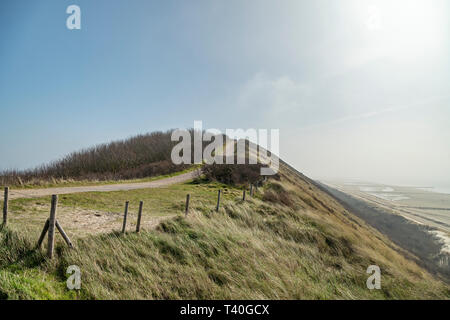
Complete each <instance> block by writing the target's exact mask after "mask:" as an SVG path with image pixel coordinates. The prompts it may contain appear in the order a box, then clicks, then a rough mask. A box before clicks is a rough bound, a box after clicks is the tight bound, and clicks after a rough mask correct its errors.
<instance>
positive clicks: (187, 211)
mask: <svg viewBox="0 0 450 320" xmlns="http://www.w3.org/2000/svg"><path fill="white" fill-rule="evenodd" d="M190 198H191V195H190V194H188V195H187V196H186V212H185V215H186V217H187V215H188V213H189V200H190Z"/></svg>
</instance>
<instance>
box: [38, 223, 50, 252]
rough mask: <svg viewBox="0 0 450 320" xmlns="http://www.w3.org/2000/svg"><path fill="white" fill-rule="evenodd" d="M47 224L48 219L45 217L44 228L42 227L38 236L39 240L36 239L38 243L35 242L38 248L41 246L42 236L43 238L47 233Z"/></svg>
mask: <svg viewBox="0 0 450 320" xmlns="http://www.w3.org/2000/svg"><path fill="white" fill-rule="evenodd" d="M49 225H50V219H47V221H45V225H44V229H42V233H41V236H40V237H39V240H38V244H37V247H38V248H40V247H41V245H42V242H43V241H44V238H45V235H46V234H47V231H48V227H49Z"/></svg>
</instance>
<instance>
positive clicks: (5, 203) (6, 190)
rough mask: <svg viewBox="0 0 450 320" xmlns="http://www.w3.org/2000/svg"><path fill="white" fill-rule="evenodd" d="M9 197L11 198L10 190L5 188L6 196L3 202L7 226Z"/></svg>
mask: <svg viewBox="0 0 450 320" xmlns="http://www.w3.org/2000/svg"><path fill="white" fill-rule="evenodd" d="M8 197H9V188H8V187H5V196H4V201H3V225H4V226H6V223H7V222H8Z"/></svg>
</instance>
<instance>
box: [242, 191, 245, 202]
mask: <svg viewBox="0 0 450 320" xmlns="http://www.w3.org/2000/svg"><path fill="white" fill-rule="evenodd" d="M242 201H245V189H244V192H243V193H242Z"/></svg>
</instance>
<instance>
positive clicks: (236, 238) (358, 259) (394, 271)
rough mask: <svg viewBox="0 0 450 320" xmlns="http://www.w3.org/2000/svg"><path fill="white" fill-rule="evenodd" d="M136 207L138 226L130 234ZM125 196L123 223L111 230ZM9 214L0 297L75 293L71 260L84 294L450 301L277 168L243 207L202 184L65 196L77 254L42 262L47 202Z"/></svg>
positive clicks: (217, 185) (449, 293)
mask: <svg viewBox="0 0 450 320" xmlns="http://www.w3.org/2000/svg"><path fill="white" fill-rule="evenodd" d="M219 189H221V190H223V202H222V206H221V208H220V209H219V211H218V212H216V211H215V210H214V209H215V203H216V197H217V191H218V190H219ZM187 193H189V194H191V210H190V213H189V215H188V216H187V217H184V212H183V209H184V201H185V196H186V194H187ZM140 200H143V201H144V203H145V211H144V217H143V225H144V230H143V231H142V232H141V233H135V232H133V231H132V230H133V229H132V228H133V227H134V223H135V221H136V215H135V212H136V203H137V202H138V201H140ZM124 201H130V203H131V216H130V220H129V223H130V225H131V226H130V227H129V229H128V230H129V231H128V232H127V233H126V234H121V233H119V232H117V230H119V229H120V224H121V221H122V219H121V216H120V213H121V212H122V210H123V203H124ZM11 210H12V216H13V218H12V219H11V223H10V224H9V225H8V227H7V228H5V229H3V230H2V231H1V233H0V297H2V298H9V299H46V298H52V299H58V298H75V297H76V294H75V293H74V292H71V291H68V290H67V289H66V288H65V281H66V277H67V275H66V274H65V270H66V268H67V267H68V266H69V265H77V266H79V267H80V269H81V271H82V289H81V292H80V298H82V299H180V298H184V299H230V298H231V299H439V298H444V299H448V298H450V288H449V286H448V285H446V284H445V283H443V282H441V281H439V280H438V279H436V278H435V277H433V276H432V275H430V274H429V273H428V272H427V271H425V270H424V269H422V268H421V267H419V266H418V265H417V264H416V263H415V262H414V261H413V260H411V259H408V258H406V256H408V253H406V252H404V251H402V250H401V249H400V248H398V247H397V246H395V245H394V244H393V243H392V242H391V241H390V240H389V239H387V238H386V237H384V236H383V235H381V234H380V233H379V232H377V231H376V230H374V229H373V228H371V227H369V226H368V225H367V224H366V223H364V222H363V221H362V220H360V219H359V218H357V217H356V216H354V215H353V214H352V213H351V212H348V211H347V210H346V209H344V208H343V207H342V206H341V205H340V204H339V203H338V202H337V201H336V200H335V199H334V198H332V197H331V196H330V195H328V194H327V193H325V192H323V191H322V190H320V189H319V188H318V187H317V186H316V185H315V184H314V183H313V182H312V181H311V180H309V179H308V178H307V177H305V176H303V175H301V174H299V173H297V172H293V171H292V169H291V168H289V167H288V166H286V164H284V163H282V165H281V170H280V173H279V176H278V177H276V178H272V179H269V180H268V181H267V182H266V183H265V184H264V185H262V186H261V187H259V188H258V190H257V191H256V192H255V194H254V196H253V197H247V199H246V201H243V200H242V186H240V185H236V184H234V185H233V184H224V183H222V182H218V181H214V179H212V180H211V179H209V180H207V179H205V178H204V177H203V178H201V177H199V178H198V179H195V180H194V181H191V182H185V183H182V184H178V185H172V186H168V187H167V188H161V189H143V190H131V191H118V192H105V193H84V194H72V195H65V196H63V197H61V199H60V207H59V211H58V217H59V218H60V219H61V223H62V224H63V225H64V226H65V227H66V229H67V232H68V233H69V235H70V236H71V237H72V240H73V242H74V244H75V247H76V249H68V248H66V247H65V246H64V244H63V243H61V242H59V243H58V244H57V250H56V254H57V257H56V258H55V259H53V260H51V261H49V260H47V259H45V256H44V254H43V252H41V251H39V250H35V243H36V239H37V237H38V235H39V232H40V229H41V228H42V225H43V222H44V221H45V219H46V218H47V217H48V210H49V198H48V197H46V198H37V199H17V200H14V201H12V203H11ZM107 219H109V220H107ZM108 223H109V224H108ZM95 226H98V228H96V227H95ZM105 226H108V227H107V228H105ZM100 227H103V228H100ZM369 265H378V266H379V267H380V269H381V272H382V280H381V281H382V283H381V290H369V289H367V287H366V280H367V278H368V276H369V275H368V274H367V273H366V270H367V267H368V266H369Z"/></svg>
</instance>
